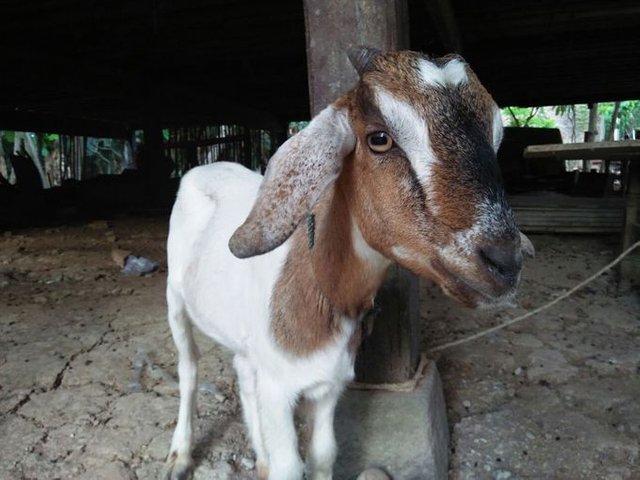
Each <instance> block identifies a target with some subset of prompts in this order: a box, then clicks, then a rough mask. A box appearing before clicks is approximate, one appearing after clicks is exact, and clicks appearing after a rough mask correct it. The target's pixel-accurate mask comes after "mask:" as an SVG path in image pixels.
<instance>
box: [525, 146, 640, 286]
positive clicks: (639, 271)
mask: <svg viewBox="0 0 640 480" xmlns="http://www.w3.org/2000/svg"><path fill="white" fill-rule="evenodd" d="M523 156H524V157H525V158H549V157H553V158H556V159H560V160H590V159H601V160H622V161H624V162H628V166H629V168H628V172H627V178H626V182H625V183H626V185H625V186H624V193H625V225H624V231H623V235H622V248H623V249H626V248H628V247H629V246H631V245H632V244H633V243H635V242H637V241H638V240H640V140H621V141H617V142H591V143H557V144H549V145H529V146H528V147H527V148H526V149H525V150H524V154H523ZM620 275H621V280H622V281H623V282H629V283H635V284H640V253H639V252H637V251H636V252H634V254H632V255H630V256H629V257H627V258H626V259H625V260H624V261H623V262H622V263H621V267H620Z"/></svg>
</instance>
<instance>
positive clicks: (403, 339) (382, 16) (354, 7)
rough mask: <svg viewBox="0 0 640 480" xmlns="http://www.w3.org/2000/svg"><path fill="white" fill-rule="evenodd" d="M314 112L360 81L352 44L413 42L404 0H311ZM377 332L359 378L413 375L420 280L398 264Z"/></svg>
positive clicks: (382, 296)
mask: <svg viewBox="0 0 640 480" xmlns="http://www.w3.org/2000/svg"><path fill="white" fill-rule="evenodd" d="M304 7H305V19H306V30H307V66H308V72H309V73H308V75H309V92H310V102H311V112H312V114H313V115H315V114H317V113H318V112H319V111H320V110H322V109H323V108H324V107H325V106H327V105H328V104H330V103H331V102H332V101H334V100H335V99H336V98H338V97H339V96H340V95H342V94H344V93H346V92H347V91H348V90H349V89H350V88H351V87H353V85H355V83H356V82H357V79H358V78H357V74H356V72H355V70H354V68H353V67H352V66H351V64H350V63H349V60H348V58H347V55H346V51H347V49H348V48H349V47H352V46H356V45H366V46H370V47H376V48H379V49H381V50H397V49H401V48H406V47H407V46H408V26H407V25H408V20H407V5H406V2H405V1H404V0H349V1H344V0H305V2H304ZM373 315H374V316H375V318H374V323H373V330H372V331H371V334H370V335H369V336H367V335H366V332H365V336H364V338H363V343H362V347H361V349H360V351H359V353H358V357H357V361H356V378H357V380H358V381H363V382H369V383H385V382H400V381H404V380H407V379H408V378H409V377H411V376H412V375H413V372H414V370H415V368H416V366H417V365H416V364H417V358H418V346H417V342H416V338H417V330H418V327H417V325H418V317H419V315H418V279H417V277H415V276H414V275H413V274H411V273H409V272H408V271H406V270H403V269H401V268H399V267H393V268H392V269H391V271H390V272H389V275H388V277H387V280H386V282H385V284H384V285H383V287H382V288H381V290H380V292H379V294H378V297H377V299H376V309H375V310H374V313H373Z"/></svg>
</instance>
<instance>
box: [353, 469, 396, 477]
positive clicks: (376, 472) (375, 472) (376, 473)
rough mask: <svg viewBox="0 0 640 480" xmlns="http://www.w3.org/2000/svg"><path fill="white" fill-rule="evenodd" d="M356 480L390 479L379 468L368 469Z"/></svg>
mask: <svg viewBox="0 0 640 480" xmlns="http://www.w3.org/2000/svg"><path fill="white" fill-rule="evenodd" d="M356 480H391V477H390V476H389V475H387V474H386V473H385V472H384V471H383V470H380V469H379V468H368V469H367V470H365V471H364V472H362V473H361V474H360V475H358V478H357V479H356Z"/></svg>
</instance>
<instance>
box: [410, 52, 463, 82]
mask: <svg viewBox="0 0 640 480" xmlns="http://www.w3.org/2000/svg"><path fill="white" fill-rule="evenodd" d="M418 69H419V70H420V78H421V79H422V81H423V82H424V83H425V84H426V85H429V86H431V87H446V86H447V85H452V86H455V85H460V84H461V83H464V82H466V81H468V79H469V78H468V77H467V71H466V67H465V64H464V62H461V61H460V60H458V59H453V60H451V61H449V62H448V63H447V64H446V65H444V66H442V67H439V66H438V65H436V64H435V63H433V62H430V61H429V60H427V59H425V58H421V59H420V60H418Z"/></svg>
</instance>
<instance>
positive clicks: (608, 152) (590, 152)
mask: <svg viewBox="0 0 640 480" xmlns="http://www.w3.org/2000/svg"><path fill="white" fill-rule="evenodd" d="M523 156H524V157H525V158H549V157H555V158H559V159H564V160H571V159H578V160H580V159H602V158H607V159H616V158H619V159H632V158H637V157H640V140H620V141H617V142H590V143H553V144H548V145H529V146H528V147H527V148H525V150H524V153H523Z"/></svg>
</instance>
